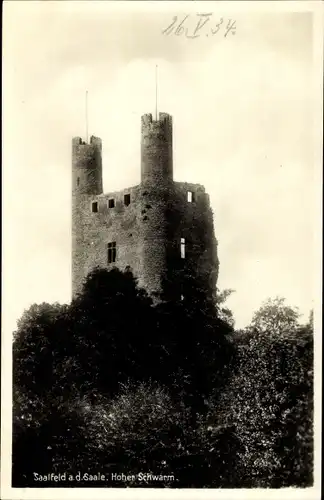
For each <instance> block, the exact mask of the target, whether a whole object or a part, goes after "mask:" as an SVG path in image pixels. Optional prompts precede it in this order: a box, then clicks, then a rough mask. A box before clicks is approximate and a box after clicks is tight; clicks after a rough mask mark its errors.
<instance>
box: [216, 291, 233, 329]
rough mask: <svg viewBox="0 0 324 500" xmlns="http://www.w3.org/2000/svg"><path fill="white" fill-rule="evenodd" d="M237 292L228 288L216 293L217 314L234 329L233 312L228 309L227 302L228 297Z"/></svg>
mask: <svg viewBox="0 0 324 500" xmlns="http://www.w3.org/2000/svg"><path fill="white" fill-rule="evenodd" d="M234 292H235V290H233V289H232V288H226V289H225V290H217V293H216V307H217V314H218V317H219V318H220V319H222V320H223V321H224V322H225V323H228V324H229V325H230V326H231V327H232V328H234V325H235V320H234V316H233V312H232V311H231V310H230V309H229V308H228V307H226V305H225V302H226V301H227V299H228V297H230V295H232V293H234Z"/></svg>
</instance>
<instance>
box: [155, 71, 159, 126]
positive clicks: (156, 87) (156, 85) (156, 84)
mask: <svg viewBox="0 0 324 500" xmlns="http://www.w3.org/2000/svg"><path fill="white" fill-rule="evenodd" d="M157 68H158V67H157V65H156V66H155V120H157V92H158V82H157Z"/></svg>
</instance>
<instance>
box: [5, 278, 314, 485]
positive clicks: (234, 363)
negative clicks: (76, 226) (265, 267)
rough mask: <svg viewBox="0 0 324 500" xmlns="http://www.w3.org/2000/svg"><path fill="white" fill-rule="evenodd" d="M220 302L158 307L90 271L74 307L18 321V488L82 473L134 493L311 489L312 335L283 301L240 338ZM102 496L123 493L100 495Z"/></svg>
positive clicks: (50, 308)
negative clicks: (119, 479) (145, 476)
mask: <svg viewBox="0 0 324 500" xmlns="http://www.w3.org/2000/svg"><path fill="white" fill-rule="evenodd" d="M227 295H228V293H227V292H226V291H225V292H224V293H223V294H222V295H221V294H220V295H219V296H218V300H217V301H215V300H207V299H206V294H205V293H204V290H202V289H199V287H198V288H197V287H192V289H191V290H190V287H189V288H188V290H187V291H186V295H185V299H184V300H182V301H172V302H170V301H169V302H168V301H166V300H164V301H162V302H161V303H159V304H158V305H154V304H153V303H152V300H151V299H150V298H149V297H148V296H147V294H146V293H145V291H143V290H141V289H139V288H138V286H137V283H136V281H135V280H134V278H133V276H132V273H131V272H130V271H129V270H126V271H125V272H120V271H118V270H112V271H110V272H108V271H106V270H100V269H97V270H94V271H93V272H92V273H91V274H90V275H89V276H88V277H87V279H86V281H85V284H84V287H83V291H82V293H81V294H80V295H79V296H78V297H77V298H76V299H75V300H73V301H72V303H71V304H70V305H59V304H53V305H51V304H46V303H43V304H40V305H34V306H32V307H31V308H30V309H29V310H27V311H25V313H24V314H23V316H22V318H21V319H20V320H19V322H18V327H17V331H16V332H15V334H14V342H13V380H14V385H13V475H12V481H13V486H14V487H38V486H40V487H44V486H51V487H53V486H54V487H55V486H59V487H68V486H87V487H94V486H100V487H102V486H103V484H102V482H91V484H90V483H89V481H79V482H78V483H77V484H76V483H74V482H73V481H72V482H70V483H68V482H61V483H51V482H46V483H44V482H39V481H38V482H37V481H35V476H34V472H36V473H38V474H48V473H64V472H65V473H66V474H70V475H73V476H75V475H76V474H77V473H78V472H81V475H82V474H84V473H88V474H97V473H98V472H100V473H102V474H106V475H107V477H110V475H111V473H118V474H122V473H124V474H134V475H135V474H137V473H139V472H142V473H153V474H163V475H173V476H174V480H172V481H171V480H170V481H168V480H165V481H164V482H163V481H162V482H161V481H160V482H158V483H157V482H154V483H152V482H151V483H150V482H147V483H141V484H138V483H137V482H136V481H135V482H134V484H130V483H128V484H127V485H128V486H134V487H136V486H141V487H143V486H149V487H152V486H154V487H177V488H179V487H194V488H202V487H213V488H237V487H281V486H310V485H311V484H312V456H313V441H312V418H313V414H312V405H313V391H312V384H313V372H312V370H313V326H312V322H311V321H310V322H309V323H308V324H306V325H303V326H300V325H299V324H298V314H297V312H296V311H294V310H293V309H292V308H290V307H289V306H286V305H285V303H284V301H283V300H281V299H278V300H275V301H272V302H271V301H270V302H268V303H267V304H265V305H264V306H263V308H261V309H260V311H258V312H257V313H256V314H255V316H254V318H253V321H252V324H251V327H249V328H247V329H246V330H244V331H241V332H235V331H234V329H233V321H232V316H231V313H230V311H229V310H228V309H227V308H226V307H225V306H224V304H223V302H224V301H225V299H226V297H227ZM104 486H113V487H118V486H125V484H123V483H121V484H118V483H116V482H114V483H111V482H109V481H108V482H106V483H105V484H104Z"/></svg>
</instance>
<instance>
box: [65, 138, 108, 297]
mask: <svg viewBox="0 0 324 500" xmlns="http://www.w3.org/2000/svg"><path fill="white" fill-rule="evenodd" d="M101 193H102V142H101V139H99V138H98V137H94V136H91V137H90V142H89V143H86V142H84V141H82V139H81V138H80V137H74V138H73V139H72V295H73V296H74V295H75V294H76V293H77V292H78V291H79V290H80V288H81V283H82V279H83V266H84V255H85V248H84V237H83V236H84V235H83V227H84V222H85V220H86V218H87V212H88V211H89V209H90V207H89V200H90V199H91V198H92V197H93V196H95V195H98V194H101Z"/></svg>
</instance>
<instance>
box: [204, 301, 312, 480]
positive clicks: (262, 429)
mask: <svg viewBox="0 0 324 500" xmlns="http://www.w3.org/2000/svg"><path fill="white" fill-rule="evenodd" d="M270 306H271V307H270V308H268V309H267V310H266V312H269V309H270V312H271V315H270V314H266V315H264V316H263V315H261V314H260V315H256V316H255V318H257V319H258V320H260V322H259V323H257V325H258V326H259V325H260V326H261V327H259V328H258V329H256V328H255V324H256V322H254V324H253V326H254V328H250V329H247V330H246V331H245V332H244V333H241V335H238V336H237V337H235V336H234V339H235V345H236V348H237V357H236V362H237V365H236V369H235V371H234V372H233V375H232V378H231V380H230V381H229V384H228V385H227V387H226V388H225V390H224V391H223V392H222V394H221V397H220V400H219V403H218V405H217V406H214V407H212V408H211V410H210V415H211V419H214V421H215V425H217V423H218V424H219V423H223V424H227V425H229V426H234V427H235V434H236V437H237V438H238V440H239V443H240V446H241V447H242V451H240V452H239V453H238V455H237V457H238V460H237V463H236V466H235V467H234V470H233V480H234V482H235V484H236V486H239V487H244V486H245V487H272V488H276V487H283V486H286V487H288V486H303V487H305V486H310V485H311V484H312V462H313V430H312V419H313V332H312V329H311V328H310V326H309V325H305V326H297V324H296V315H295V314H292V313H291V312H294V313H295V309H294V308H290V307H288V306H284V307H283V302H281V301H280V302H279V306H280V307H278V308H272V303H270ZM275 311H277V312H278V314H279V318H278V319H276V318H275ZM262 312H264V309H262ZM287 312H288V313H289V314H286V313H287ZM283 313H284V314H283ZM264 318H265V319H266V320H269V319H270V320H269V322H267V321H263V319H264ZM287 318H288V319H287ZM284 320H285V321H284ZM233 486H234V485H233Z"/></svg>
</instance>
